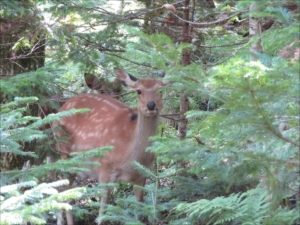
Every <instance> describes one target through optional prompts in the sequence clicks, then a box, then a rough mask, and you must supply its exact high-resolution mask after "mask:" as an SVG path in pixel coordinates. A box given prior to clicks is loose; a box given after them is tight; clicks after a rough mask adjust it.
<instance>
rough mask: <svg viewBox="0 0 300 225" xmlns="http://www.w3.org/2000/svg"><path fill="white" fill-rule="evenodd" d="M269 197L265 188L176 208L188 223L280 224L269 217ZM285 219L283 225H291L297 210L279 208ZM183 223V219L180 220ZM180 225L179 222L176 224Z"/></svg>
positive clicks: (296, 216) (295, 218)
mask: <svg viewBox="0 0 300 225" xmlns="http://www.w3.org/2000/svg"><path fill="white" fill-rule="evenodd" d="M267 201H268V194H267V192H266V190H264V189H252V190H249V191H247V192H244V193H242V194H231V195H230V196H228V197H216V198H214V199H213V200H210V201H209V200H206V199H201V200H199V201H196V202H193V203H182V204H179V205H178V206H177V207H176V210H177V211H179V213H180V214H182V213H186V214H187V217H188V219H190V220H188V222H189V224H193V223H195V222H204V223H205V224H208V225H209V224H226V223H228V222H231V223H234V224H242V225H247V224H249V225H251V224H270V222H271V221H273V222H275V224H276V223H278V222H279V220H278V221H277V220H274V218H272V217H270V216H269V215H268V214H269V212H271V211H272V208H271V204H270V202H267ZM277 213H280V214H281V215H282V216H284V218H288V220H281V222H282V223H280V224H292V222H294V221H296V220H297V219H299V218H300V217H299V215H298V213H297V211H296V210H292V211H290V212H287V211H286V210H282V209H281V208H279V209H277ZM180 222H181V223H182V222H183V221H182V220H181V221H180ZM175 224H177V223H175Z"/></svg>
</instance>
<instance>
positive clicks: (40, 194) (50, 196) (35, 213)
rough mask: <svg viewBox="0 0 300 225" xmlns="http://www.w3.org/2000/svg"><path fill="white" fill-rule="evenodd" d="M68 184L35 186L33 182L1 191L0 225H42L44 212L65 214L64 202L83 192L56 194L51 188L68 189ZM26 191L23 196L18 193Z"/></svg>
mask: <svg viewBox="0 0 300 225" xmlns="http://www.w3.org/2000/svg"><path fill="white" fill-rule="evenodd" d="M68 184H69V181H68V180H61V181H56V182H52V183H41V184H39V185H38V184H37V183H36V182H35V181H28V182H23V183H18V184H15V185H9V186H3V187H1V192H0V193H1V196H0V197H1V201H0V207H1V211H0V212H1V224H8V225H9V224H16V223H17V224H22V223H27V222H30V223H34V224H45V223H46V218H47V214H46V212H48V211H52V212H55V211H58V210H62V209H65V210H68V209H71V208H72V206H71V205H69V204H67V203H64V201H66V200H71V199H78V198H79V197H81V195H82V193H83V192H84V191H85V189H84V188H76V189H72V190H68V191H65V192H60V193H59V192H58V191H57V190H56V189H55V188H57V187H60V186H62V185H68ZM24 188H26V189H27V190H26V191H25V192H23V191H22V190H21V189H24Z"/></svg>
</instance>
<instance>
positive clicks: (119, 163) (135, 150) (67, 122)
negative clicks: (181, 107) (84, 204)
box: [54, 68, 166, 225]
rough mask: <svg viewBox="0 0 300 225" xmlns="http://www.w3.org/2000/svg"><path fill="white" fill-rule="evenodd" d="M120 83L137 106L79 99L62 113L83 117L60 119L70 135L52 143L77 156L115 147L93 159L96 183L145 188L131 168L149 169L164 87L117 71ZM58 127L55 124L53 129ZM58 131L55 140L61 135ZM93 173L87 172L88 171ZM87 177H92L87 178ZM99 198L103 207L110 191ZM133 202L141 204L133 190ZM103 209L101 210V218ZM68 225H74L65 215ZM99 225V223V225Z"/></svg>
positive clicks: (96, 98)
mask: <svg viewBox="0 0 300 225" xmlns="http://www.w3.org/2000/svg"><path fill="white" fill-rule="evenodd" d="M114 71H115V73H116V75H117V77H118V79H119V80H121V82H122V84H123V85H124V86H126V87H128V88H130V89H133V90H135V91H136V93H137V97H138V107H137V108H134V109H133V108H130V107H128V106H127V105H125V104H124V103H122V102H120V101H118V100H116V99H114V98H111V97H109V96H107V95H95V94H81V95H77V96H75V97H73V98H71V99H70V100H68V101H67V102H66V103H65V104H64V105H63V106H62V108H61V111H64V110H69V109H72V108H89V109H90V110H91V111H90V112H89V113H86V114H76V115H72V116H70V117H66V118H63V119H61V120H60V121H59V124H60V125H61V126H62V127H63V128H64V130H65V131H66V133H67V134H68V135H69V137H70V139H69V143H68V145H65V144H64V145H63V144H59V143H58V144H57V147H58V150H59V151H60V152H62V153H65V154H69V153H71V152H81V151H86V150H89V149H92V148H99V147H104V146H114V150H112V151H110V152H107V153H106V154H105V156H104V157H103V158H97V159H94V160H95V161H97V162H99V163H100V164H101V166H99V167H98V168H97V169H96V174H97V177H98V180H99V182H101V183H110V182H120V181H126V182H131V183H133V184H135V185H139V186H144V185H145V181H146V178H145V177H144V176H143V175H141V174H140V173H139V172H138V171H137V170H136V169H135V168H134V167H133V166H132V165H131V163H132V162H133V161H137V162H139V163H140V164H142V165H144V166H145V167H147V168H151V166H152V164H153V160H154V155H153V154H152V153H150V152H146V151H145V149H146V147H148V146H149V145H150V144H151V142H150V141H149V137H150V136H152V135H155V134H156V131H157V125H158V117H159V113H160V111H161V109H162V107H163V103H162V94H161V93H160V91H159V89H160V88H161V87H164V86H165V85H166V83H164V82H163V81H160V80H156V79H150V78H148V79H137V78H135V77H134V76H132V75H130V74H128V73H126V72H125V71H123V70H121V69H117V68H115V69H114ZM56 124H57V123H54V125H56ZM62 135H63V134H62V133H60V132H57V133H56V136H62ZM91 173H92V172H91ZM89 175H90V176H91V175H92V174H89ZM106 191H107V193H106V195H105V196H103V197H102V198H101V203H102V205H105V204H108V202H109V199H110V192H111V190H110V189H109V188H108V189H107V190H106ZM134 195H135V196H136V198H137V200H138V201H143V191H142V190H141V189H140V188H136V189H134ZM103 211H104V206H101V207H100V212H99V213H100V214H102V213H103ZM67 223H68V225H71V224H73V219H72V216H71V215H70V212H69V213H68V212H67ZM100 223H101V222H100Z"/></svg>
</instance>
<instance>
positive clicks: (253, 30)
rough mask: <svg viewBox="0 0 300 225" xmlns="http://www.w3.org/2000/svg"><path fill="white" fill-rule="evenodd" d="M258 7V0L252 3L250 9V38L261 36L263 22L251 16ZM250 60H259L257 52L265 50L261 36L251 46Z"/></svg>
mask: <svg viewBox="0 0 300 225" xmlns="http://www.w3.org/2000/svg"><path fill="white" fill-rule="evenodd" d="M257 8H258V2H253V3H252V4H251V5H250V8H249V11H250V18H249V36H250V38H253V37H256V36H260V34H261V22H260V20H259V19H257V18H254V17H252V16H251V14H252V13H254V12H255V11H256V10H257ZM250 52H251V55H250V60H251V61H252V60H257V55H256V54H257V53H262V52H263V48H262V45H261V39H260V38H259V39H258V40H257V41H256V42H254V43H253V44H252V45H251V48H250Z"/></svg>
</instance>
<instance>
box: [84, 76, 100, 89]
mask: <svg viewBox="0 0 300 225" xmlns="http://www.w3.org/2000/svg"><path fill="white" fill-rule="evenodd" d="M84 80H85V83H86V85H87V86H88V87H89V88H90V89H92V90H98V89H100V88H101V85H100V82H99V79H98V78H97V77H96V76H95V75H93V74H90V73H84Z"/></svg>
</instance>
